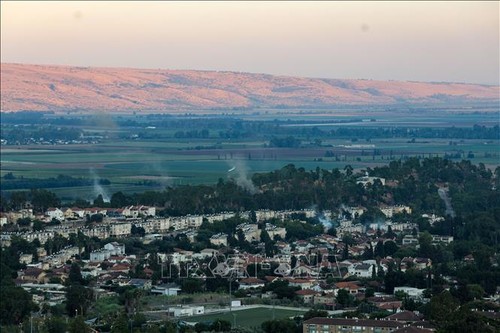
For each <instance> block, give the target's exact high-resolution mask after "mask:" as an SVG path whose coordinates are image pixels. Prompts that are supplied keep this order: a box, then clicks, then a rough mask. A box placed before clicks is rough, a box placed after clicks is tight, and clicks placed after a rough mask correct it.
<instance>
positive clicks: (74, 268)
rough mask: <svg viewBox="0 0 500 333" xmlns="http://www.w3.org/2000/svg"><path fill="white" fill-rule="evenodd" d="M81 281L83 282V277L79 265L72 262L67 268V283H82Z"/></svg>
mask: <svg viewBox="0 0 500 333" xmlns="http://www.w3.org/2000/svg"><path fill="white" fill-rule="evenodd" d="M82 283H83V277H82V273H81V270H80V265H78V264H77V263H72V264H71V268H70V269H69V274H68V280H67V284H68V285H72V284H82Z"/></svg>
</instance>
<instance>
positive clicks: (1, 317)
mask: <svg viewBox="0 0 500 333" xmlns="http://www.w3.org/2000/svg"><path fill="white" fill-rule="evenodd" d="M2 269H3V267H2ZM4 281H5V280H4ZM11 283H12V282H11ZM35 309H36V305H35V304H34V303H33V301H32V300H31V295H30V294H28V292H26V291H25V290H24V289H23V288H21V287H15V286H14V285H13V284H8V283H6V282H2V285H1V286H0V324H2V325H17V324H19V323H20V322H22V321H23V319H24V318H26V317H27V316H28V315H29V314H30V312H31V311H34V310H35Z"/></svg>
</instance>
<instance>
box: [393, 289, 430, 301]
mask: <svg viewBox="0 0 500 333" xmlns="http://www.w3.org/2000/svg"><path fill="white" fill-rule="evenodd" d="M424 291H425V289H418V288H413V287H395V288H394V294H396V293H397V292H404V293H405V294H407V295H408V296H409V297H410V298H414V299H421V298H423V297H424Z"/></svg>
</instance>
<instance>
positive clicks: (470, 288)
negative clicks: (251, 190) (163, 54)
mask: <svg viewBox="0 0 500 333" xmlns="http://www.w3.org/2000/svg"><path fill="white" fill-rule="evenodd" d="M406 163H408V164H409V163H411V162H406ZM402 166H403V167H404V164H403V165H402ZM393 167H394V165H393ZM288 168H290V167H288ZM285 169H286V168H284V169H283V170H285ZM283 170H282V171H283ZM413 172H415V171H413ZM299 173H300V171H299ZM315 173H316V172H310V173H309V174H308V176H309V177H315ZM371 173H372V174H382V173H384V172H382V169H381V170H378V172H375V171H373V170H372V171H371ZM389 176H390V177H389V178H394V177H393V176H392V175H389ZM293 177H297V175H296V174H293V175H291V176H290V179H292V178H293ZM301 177H304V175H301ZM344 177H347V178H348V179H351V180H350V181H351V182H352V186H355V187H356V188H357V189H358V190H359V191H362V192H365V193H366V194H367V195H368V194H369V193H370V192H371V191H373V190H377V189H386V190H387V191H388V192H390V191H391V189H392V190H394V189H396V188H398V185H397V183H398V182H397V180H395V179H386V178H383V177H380V176H368V175H367V174H363V173H358V174H349V170H348V169H347V171H346V174H345V176H344ZM391 183H392V185H391ZM450 183H452V182H450ZM448 185H450V184H448ZM451 185H452V184H451ZM451 185H450V186H451ZM262 188H265V187H262ZM241 190H242V191H245V189H241ZM447 191H449V190H448V188H443V190H442V191H441V192H443V193H445V194H446V195H447ZM488 191H491V189H488ZM121 195H123V194H121ZM384 195H387V193H384ZM115 197H116V196H115ZM438 198H439V197H438ZM14 200H16V198H15V196H14V195H13V196H11V199H10V203H11V205H10V207H14V206H16V208H17V209H10V210H8V209H5V210H4V211H3V212H2V213H1V217H0V224H1V228H2V232H1V234H0V236H1V238H0V240H1V245H2V252H3V254H2V258H5V257H6V255H5V254H6V253H8V254H9V255H11V256H12V257H13V258H16V260H18V263H15V264H13V263H10V264H9V267H11V268H12V267H18V269H17V270H16V272H12V275H13V276H14V275H15V278H14V279H13V283H14V284H15V285H16V286H18V287H21V288H22V289H23V290H24V291H26V292H27V293H28V295H30V297H31V299H32V302H33V307H35V308H37V309H39V310H38V312H33V311H32V310H31V308H30V307H28V308H27V309H18V310H17V311H27V312H26V313H27V314H29V316H30V318H31V319H30V320H31V325H32V322H33V321H35V322H38V323H41V322H43V321H44V320H45V319H44V318H45V317H46V316H47V314H48V313H52V314H53V315H52V318H56V319H57V318H58V317H57V316H54V314H55V313H59V314H60V315H62V314H63V313H64V312H65V313H67V315H68V316H70V317H74V318H75V319H74V320H76V319H77V318H81V320H82V321H83V320H85V322H84V324H82V325H87V326H88V327H89V329H90V328H91V329H93V330H98V331H108V330H111V331H112V332H113V327H119V325H125V327H128V326H130V328H131V330H135V329H141V330H144V329H151V330H152V331H154V329H160V328H161V327H163V329H165V330H168V329H169V328H170V329H172V330H173V331H175V330H179V329H180V330H181V331H183V332H190V331H196V332H203V331H211V330H212V331H230V330H235V331H236V330H237V329H247V330H249V331H250V332H252V331H259V332H260V331H264V332H291V331H301V332H302V331H303V332H304V333H306V332H310V333H314V332H320V331H329V332H358V331H359V332H364V330H366V331H370V332H371V331H379V332H432V331H435V330H437V329H439V328H440V325H443V323H444V324H450V323H447V320H450V319H449V318H447V317H436V314H435V313H434V312H432V311H431V310H429V309H432V308H433V307H436V306H439V307H441V306H442V304H443V302H444V303H446V302H448V303H449V305H450V308H449V309H448V310H449V311H458V310H457V309H458V306H459V303H456V302H457V299H458V300H460V301H463V302H466V303H469V302H472V303H474V302H475V303H474V304H475V306H474V308H473V309H468V310H467V311H468V312H467V314H466V316H479V318H481V321H482V322H484V325H486V326H485V327H491V328H492V329H495V326H494V325H496V324H497V323H498V321H497V320H498V314H499V312H498V301H499V292H498V290H497V289H498V288H497V285H498V283H497V280H495V279H496V277H497V276H498V275H491V278H488V277H486V280H482V281H483V282H479V283H472V282H473V281H474V279H475V278H474V277H472V278H471V279H472V280H471V281H470V282H471V283H466V282H462V281H461V280H462V279H463V277H462V278H460V276H457V274H465V273H460V272H461V270H469V269H470V268H472V267H476V266H477V265H478V264H481V265H482V266H484V265H486V266H487V267H491V268H492V269H498V266H497V264H496V263H494V260H495V259H493V257H492V256H491V255H490V254H487V253H485V252H484V251H482V252H480V251H477V250H474V248H471V249H470V250H468V249H467V246H465V245H463V246H460V247H459V248H456V247H455V244H457V242H456V240H455V239H454V237H455V235H457V232H456V231H452V232H449V233H447V232H446V230H447V227H446V225H447V223H449V220H450V218H451V217H450V216H449V215H445V214H443V215H438V214H436V211H435V210H433V209H429V210H427V211H426V210H423V209H422V208H421V207H417V206H415V205H411V204H396V205H394V204H393V205H390V204H387V203H383V202H380V201H378V200H377V202H378V203H377V204H376V205H375V206H369V205H362V204H358V205H348V204H344V203H341V204H340V205H339V206H338V208H337V209H319V208H318V207H314V206H313V207H310V208H300V209H295V210H273V209H268V208H266V209H257V210H241V211H221V212H218V213H216V212H214V213H210V214H206V213H205V214H204V213H202V214H188V215H176V216H174V215H168V214H165V212H164V207H158V206H149V205H130V206H122V207H111V206H110V205H111V204H110V203H106V202H103V201H102V197H101V196H100V197H98V198H97V199H96V200H94V204H96V205H97V206H96V205H94V206H92V204H91V203H87V205H85V207H83V206H82V207H77V206H76V205H73V206H69V207H65V206H57V207H46V208H44V207H43V206H40V205H37V206H36V207H35V206H33V205H32V203H30V201H29V200H24V201H22V202H20V203H19V202H18V203H17V204H16V203H14ZM348 201H350V202H352V200H348ZM386 201H387V200H386ZM112 202H113V200H112ZM114 202H116V200H114ZM367 206H368V207H367ZM412 206H413V207H412ZM441 212H444V209H443V210H442V211H441ZM443 228H444V229H443ZM434 231H437V233H434ZM443 231H444V232H443ZM14 251H15V252H14ZM450 256H451V257H450ZM457 256H459V257H457ZM494 256H496V254H495V255H494ZM453 257H455V259H456V261H453ZM457 265H458V266H457ZM446 267H448V268H446ZM14 273H15V274H14ZM482 278H484V277H482ZM492 279H493V280H492ZM460 297H461V298H460ZM120 300H123V301H120ZM109 302H111V303H109ZM478 302H479V303H478ZM446 304H447V303H446ZM453 307H455V308H453ZM99 309H100V310H99ZM119 309H123V310H122V311H124V312H121V311H120V310H119ZM262 309H267V311H268V312H267V314H269V313H271V312H270V310H272V313H273V314H272V317H270V318H268V319H269V320H267V319H266V318H267V317H266V316H265V315H261V316H259V318H253V317H252V313H255V311H257V312H258V311H261V310H262ZM426 309H427V310H426ZM462 309H463V311H466V309H465V307H462ZM11 311H13V310H11ZM461 311H462V310H461ZM26 313H25V314H24V315H26ZM276 314H277V315H276ZM450 314H451V312H450V313H447V314H445V315H444V314H438V315H441V316H449V315H450ZM463 315H464V314H463ZM247 317H248V318H249V319H247V320H249V321H250V323H245V318H247ZM288 317H290V318H298V319H297V320H300V321H299V322H296V321H293V320H291V319H287V318H288ZM238 318H239V319H240V320H239V321H238ZM56 319H53V320H56ZM215 319H217V320H215ZM266 320H267V321H266ZM24 323H25V325H27V324H26V323H27V322H26V321H25V322H24ZM161 323H163V324H161ZM165 323H166V324H165ZM238 323H240V324H238ZM495 323H496V324H495ZM260 324H261V325H260ZM292 324H293V325H292ZM127 325H128V326H127ZM155 325H157V326H155ZM161 325H167V326H165V327H164V326H161ZM169 325H170V326H169ZM214 325H220V328H217V327H215V326H214ZM290 325H292V326H290ZM491 325H493V326H491ZM359 327H364V328H362V329H360V328H359ZM115 331H116V332H118V331H119V330H115Z"/></svg>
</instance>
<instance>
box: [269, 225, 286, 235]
mask: <svg viewBox="0 0 500 333" xmlns="http://www.w3.org/2000/svg"><path fill="white" fill-rule="evenodd" d="M266 231H267V233H268V235H269V238H271V239H274V237H275V236H279V237H281V239H285V237H286V229H285V228H283V227H277V226H275V225H273V224H270V223H266Z"/></svg>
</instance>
